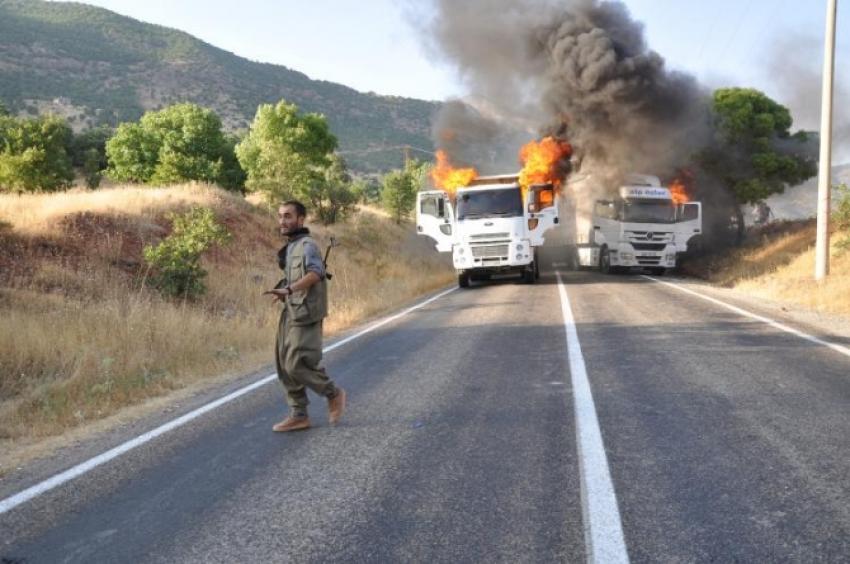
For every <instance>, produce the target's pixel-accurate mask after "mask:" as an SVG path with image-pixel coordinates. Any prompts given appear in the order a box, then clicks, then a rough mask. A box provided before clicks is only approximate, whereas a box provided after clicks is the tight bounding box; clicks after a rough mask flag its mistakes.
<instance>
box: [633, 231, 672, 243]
mask: <svg viewBox="0 0 850 564" xmlns="http://www.w3.org/2000/svg"><path fill="white" fill-rule="evenodd" d="M626 239H628V240H629V243H632V245H634V244H635V243H662V242H663V243H669V242H671V241H672V240H673V234H672V233H663V232H658V231H656V232H647V231H626Z"/></svg>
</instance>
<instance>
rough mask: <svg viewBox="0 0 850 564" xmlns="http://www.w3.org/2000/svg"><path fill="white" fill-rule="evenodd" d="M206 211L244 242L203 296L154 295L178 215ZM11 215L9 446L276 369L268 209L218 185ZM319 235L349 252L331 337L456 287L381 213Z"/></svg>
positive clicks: (6, 202) (220, 259) (407, 230)
mask: <svg viewBox="0 0 850 564" xmlns="http://www.w3.org/2000/svg"><path fill="white" fill-rule="evenodd" d="M198 207H202V208H204V209H208V210H211V211H212V213H213V214H214V215H215V217H216V218H217V221H218V222H219V223H220V224H221V225H223V226H225V227H226V228H227V230H228V231H229V232H230V233H231V235H232V241H231V242H230V243H229V244H227V245H223V246H219V247H216V248H213V249H212V250H210V251H209V252H208V253H207V254H205V255H204V257H203V259H202V261H201V265H202V266H203V268H204V269H205V270H206V271H207V272H208V275H207V276H206V277H205V278H204V283H205V285H206V288H207V291H206V292H205V293H204V294H203V295H199V296H198V297H197V298H196V299H184V298H174V297H171V296H170V295H169V294H164V293H162V292H160V291H158V290H157V289H156V287H155V286H153V285H151V284H149V283H148V282H149V280H148V279H149V277H150V274H151V270H150V267H149V265H148V264H147V263H146V262H145V260H144V257H143V249H144V248H145V247H146V246H149V245H154V244H158V243H161V242H162V241H163V240H168V239H167V235H168V234H169V232H170V231H171V230H172V219H169V217H170V214H174V213H178V214H179V213H186V212H187V211H190V210H191V209H193V208H198ZM171 217H173V216H171ZM0 218H2V221H3V226H2V231H0V271H2V275H0V316H2V319H3V323H2V324H0V398H2V400H0V444H2V442H6V441H9V440H13V439H20V438H32V437H39V436H47V435H53V434H57V433H61V432H62V431H64V430H65V429H68V428H69V427H74V426H77V425H80V424H83V423H85V422H86V421H90V420H94V419H99V418H102V417H105V416H107V415H109V414H111V413H114V412H115V411H116V410H118V409H120V408H121V407H123V406H126V405H130V404H133V403H137V402H140V401H143V400H145V399H146V398H150V397H153V396H157V395H161V394H164V393H167V392H168V391H170V390H174V389H177V388H181V387H183V386H185V385H187V384H188V383H191V382H193V381H197V380H202V379H204V378H208V377H212V376H214V375H217V374H221V373H225V372H233V373H245V372H247V371H249V370H251V369H254V368H258V367H260V366H263V365H268V364H269V363H270V362H271V356H270V355H271V352H270V351H271V350H272V343H273V339H274V333H275V329H276V326H277V325H276V324H277V316H278V312H279V307H278V306H276V305H273V304H272V303H271V302H270V301H269V300H268V297H263V296H262V295H261V294H262V292H263V291H264V290H266V289H268V288H270V287H272V286H274V284H275V283H276V282H277V280H278V279H279V276H280V274H279V272H278V269H277V265H276V251H277V249H278V248H279V246H280V244H281V243H280V239H279V237H278V236H277V235H276V230H277V227H276V218H275V216H274V215H273V213H272V210H270V209H269V207H268V206H267V205H266V204H265V203H263V202H262V201H260V200H258V199H257V198H250V199H248V200H246V199H244V198H242V197H240V196H238V195H234V194H232V193H229V192H227V191H224V190H222V189H219V188H215V187H210V186H203V185H184V186H175V187H170V188H167V189H165V188H153V189H151V188H138V187H124V188H116V189H110V190H103V191H98V192H83V191H78V192H65V193H61V194H39V195H24V196H11V195H4V196H0ZM314 233H315V235H316V236H317V238H318V240H319V242H320V243H321V244H322V245H323V246H324V245H325V244H326V243H327V241H328V240H329V236H330V235H331V234H333V235H334V236H335V237H337V238H338V239H339V240H340V241H341V243H342V246H341V247H339V248H337V249H335V251H334V255H333V256H332V257H331V260H330V261H329V262H330V271H331V272H333V274H334V278H333V281H332V282H331V283H330V284H331V286H330V288H331V312H330V316H329V318H328V320H327V324H326V331H327V332H328V333H329V334H333V333H335V332H338V331H340V330H343V329H345V328H347V327H351V326H352V325H354V324H356V323H358V322H361V321H363V320H365V319H367V318H369V317H370V316H374V315H376V314H379V313H381V312H384V311H387V310H389V309H392V308H395V307H398V306H399V305H401V304H404V303H406V302H408V301H410V300H411V299H413V298H414V297H415V296H417V295H420V294H422V293H425V292H428V291H431V290H434V289H437V288H439V287H442V286H444V285H446V284H448V283H449V282H450V281H451V280H452V274H453V273H452V271H451V269H450V267H448V266H447V265H446V263H445V262H443V261H442V260H441V259H440V258H439V255H438V254H437V253H434V252H433V249H432V248H431V246H430V245H429V244H428V242H427V241H424V240H422V239H420V238H417V236H416V235H415V232H414V230H413V229H412V228H411V226H410V224H408V223H402V224H401V225H397V224H396V223H395V222H394V221H392V219H390V218H389V217H387V214H385V213H383V212H382V210H376V209H373V208H369V207H363V208H360V209H358V210H356V211H354V212H352V214H351V216H350V217H349V219H348V220H347V221H345V222H344V223H340V224H336V225H333V226H324V225H321V224H319V225H318V226H317V227H316V229H315V230H314Z"/></svg>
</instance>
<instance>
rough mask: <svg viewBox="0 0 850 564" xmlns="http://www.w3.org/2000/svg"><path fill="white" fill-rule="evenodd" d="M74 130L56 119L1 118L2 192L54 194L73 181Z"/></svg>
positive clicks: (0, 168) (0, 185)
mask: <svg viewBox="0 0 850 564" xmlns="http://www.w3.org/2000/svg"><path fill="white" fill-rule="evenodd" d="M70 139H71V128H70V127H68V124H67V123H66V122H65V120H63V119H61V118H58V117H55V116H44V117H37V118H29V119H18V118H15V117H12V116H8V115H7V116H0V190H2V191H8V192H18V193H20V192H35V191H42V190H43V191H48V192H49V191H55V190H62V189H65V188H67V187H69V186H70V185H71V183H72V181H73V180H74V173H73V170H72V168H71V161H70V159H69V158H68V153H67V150H66V148H67V146H68V144H69V143H70Z"/></svg>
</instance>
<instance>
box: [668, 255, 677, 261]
mask: <svg viewBox="0 0 850 564" xmlns="http://www.w3.org/2000/svg"><path fill="white" fill-rule="evenodd" d="M667 260H668V261H674V260H676V255H675V254H668V255H667Z"/></svg>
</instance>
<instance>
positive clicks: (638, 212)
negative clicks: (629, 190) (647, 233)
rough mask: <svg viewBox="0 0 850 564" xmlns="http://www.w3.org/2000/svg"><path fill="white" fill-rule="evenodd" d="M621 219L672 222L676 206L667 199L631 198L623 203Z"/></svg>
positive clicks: (674, 219)
mask: <svg viewBox="0 0 850 564" xmlns="http://www.w3.org/2000/svg"><path fill="white" fill-rule="evenodd" d="M623 221H630V222H633V223H673V222H674V221H676V207H675V206H674V205H673V204H672V202H670V201H669V200H631V201H626V202H624V203H623Z"/></svg>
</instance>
